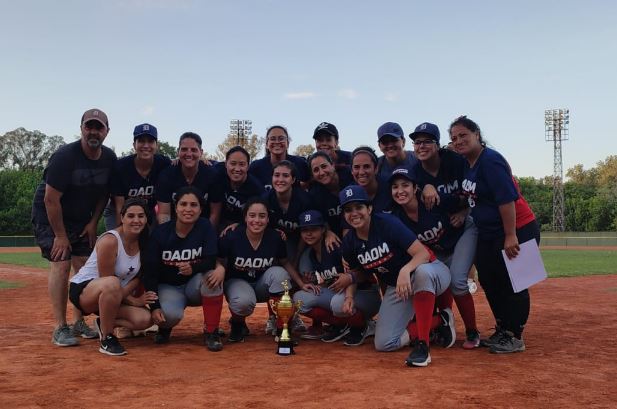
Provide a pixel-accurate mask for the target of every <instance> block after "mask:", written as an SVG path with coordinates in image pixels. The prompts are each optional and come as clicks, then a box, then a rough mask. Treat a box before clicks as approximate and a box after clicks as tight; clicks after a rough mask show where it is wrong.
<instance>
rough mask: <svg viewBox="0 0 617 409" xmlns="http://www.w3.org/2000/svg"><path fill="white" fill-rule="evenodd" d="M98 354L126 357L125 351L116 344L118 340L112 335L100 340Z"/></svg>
mask: <svg viewBox="0 0 617 409" xmlns="http://www.w3.org/2000/svg"><path fill="white" fill-rule="evenodd" d="M99 352H101V353H103V354H107V355H112V356H120V355H126V350H125V349H124V347H122V345H121V344H120V342H118V338H116V337H115V336H114V335H112V334H109V335H107V336H106V337H105V339H103V340H101V347H100V348H99Z"/></svg>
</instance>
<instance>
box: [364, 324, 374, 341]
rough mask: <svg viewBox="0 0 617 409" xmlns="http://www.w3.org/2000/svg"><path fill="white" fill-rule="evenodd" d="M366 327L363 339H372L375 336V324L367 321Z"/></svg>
mask: <svg viewBox="0 0 617 409" xmlns="http://www.w3.org/2000/svg"><path fill="white" fill-rule="evenodd" d="M367 322H368V326H367V327H366V335H365V336H364V337H365V338H368V337H374V336H375V326H376V325H377V322H376V321H375V320H368V321H367Z"/></svg>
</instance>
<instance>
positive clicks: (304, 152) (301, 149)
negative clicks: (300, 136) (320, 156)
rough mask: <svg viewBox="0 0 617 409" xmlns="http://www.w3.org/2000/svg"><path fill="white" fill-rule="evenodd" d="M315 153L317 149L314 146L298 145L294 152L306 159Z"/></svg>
mask: <svg viewBox="0 0 617 409" xmlns="http://www.w3.org/2000/svg"><path fill="white" fill-rule="evenodd" d="M313 152H315V147H314V146H313V145H298V147H297V148H296V150H295V151H294V155H297V156H302V157H303V158H306V157H308V156H309V155H310V154H312V153H313Z"/></svg>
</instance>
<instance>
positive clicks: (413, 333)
mask: <svg viewBox="0 0 617 409" xmlns="http://www.w3.org/2000/svg"><path fill="white" fill-rule="evenodd" d="M414 318H415V317H414ZM440 325H441V318H440V317H439V314H437V315H436V314H433V317H432V318H431V331H433V330H435V329H437V327H439V326H440ZM407 333H408V334H409V339H412V340H413V339H418V326H417V325H416V320H415V319H412V320H411V321H409V324H407Z"/></svg>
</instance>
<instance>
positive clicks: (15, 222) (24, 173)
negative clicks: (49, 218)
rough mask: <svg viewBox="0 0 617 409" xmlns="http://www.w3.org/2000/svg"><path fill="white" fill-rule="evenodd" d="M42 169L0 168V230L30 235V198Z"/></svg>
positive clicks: (12, 233) (39, 181)
mask: <svg viewBox="0 0 617 409" xmlns="http://www.w3.org/2000/svg"><path fill="white" fill-rule="evenodd" d="M42 175H43V171H42V170H17V169H11V170H0V232H2V234H3V235H14V234H15V235H31V234H32V224H31V222H30V219H31V217H32V216H31V211H32V198H33V197H34V191H35V190H36V187H37V186H38V184H39V183H41V178H42Z"/></svg>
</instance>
